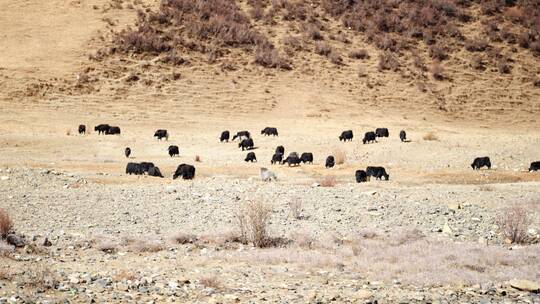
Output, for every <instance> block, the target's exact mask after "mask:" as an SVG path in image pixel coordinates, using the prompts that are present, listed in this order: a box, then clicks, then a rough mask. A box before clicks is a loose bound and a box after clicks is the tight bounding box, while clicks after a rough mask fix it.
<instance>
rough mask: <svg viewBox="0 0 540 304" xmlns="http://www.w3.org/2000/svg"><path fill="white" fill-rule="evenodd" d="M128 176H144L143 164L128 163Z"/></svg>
mask: <svg viewBox="0 0 540 304" xmlns="http://www.w3.org/2000/svg"><path fill="white" fill-rule="evenodd" d="M126 174H129V175H131V174H135V175H142V174H144V172H143V170H142V167H141V164H139V163H128V164H127V166H126Z"/></svg>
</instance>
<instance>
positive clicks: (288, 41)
mask: <svg viewBox="0 0 540 304" xmlns="http://www.w3.org/2000/svg"><path fill="white" fill-rule="evenodd" d="M283 44H284V45H286V46H288V47H290V48H291V49H293V50H295V51H300V50H302V41H300V39H299V38H298V37H295V36H285V37H283Z"/></svg>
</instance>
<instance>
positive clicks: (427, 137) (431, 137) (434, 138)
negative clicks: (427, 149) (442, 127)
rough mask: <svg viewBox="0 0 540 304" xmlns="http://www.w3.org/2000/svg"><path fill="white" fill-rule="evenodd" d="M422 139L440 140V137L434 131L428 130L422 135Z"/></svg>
mask: <svg viewBox="0 0 540 304" xmlns="http://www.w3.org/2000/svg"><path fill="white" fill-rule="evenodd" d="M422 139H424V140H426V141H435V140H439V137H437V135H436V134H435V133H433V132H428V133H426V134H425V135H424V136H423V137H422Z"/></svg>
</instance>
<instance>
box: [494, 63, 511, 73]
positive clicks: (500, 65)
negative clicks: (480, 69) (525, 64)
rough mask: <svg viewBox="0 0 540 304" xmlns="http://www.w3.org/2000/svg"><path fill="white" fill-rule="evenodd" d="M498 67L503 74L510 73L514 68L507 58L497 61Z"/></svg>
mask: <svg viewBox="0 0 540 304" xmlns="http://www.w3.org/2000/svg"><path fill="white" fill-rule="evenodd" d="M497 69H498V70H499V73H501V74H510V72H511V71H512V68H511V67H510V65H509V64H508V61H507V60H506V59H501V60H499V62H497Z"/></svg>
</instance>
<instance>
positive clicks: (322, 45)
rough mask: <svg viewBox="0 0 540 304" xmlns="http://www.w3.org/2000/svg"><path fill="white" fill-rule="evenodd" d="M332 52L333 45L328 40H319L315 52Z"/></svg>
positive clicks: (322, 54)
mask: <svg viewBox="0 0 540 304" xmlns="http://www.w3.org/2000/svg"><path fill="white" fill-rule="evenodd" d="M331 52H332V47H330V45H329V44H328V43H326V42H322V41H319V42H317V43H315V53H317V54H319V55H321V56H328V55H329V54H330V53H331Z"/></svg>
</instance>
